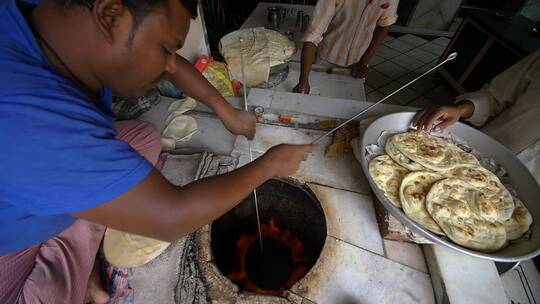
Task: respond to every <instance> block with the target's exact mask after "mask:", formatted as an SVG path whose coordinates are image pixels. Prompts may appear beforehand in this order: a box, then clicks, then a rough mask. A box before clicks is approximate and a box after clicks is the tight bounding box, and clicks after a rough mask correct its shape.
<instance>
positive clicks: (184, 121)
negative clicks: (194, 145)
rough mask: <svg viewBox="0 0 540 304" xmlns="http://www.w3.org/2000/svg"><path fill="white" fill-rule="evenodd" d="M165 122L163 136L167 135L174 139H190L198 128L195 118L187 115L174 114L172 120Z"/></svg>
mask: <svg viewBox="0 0 540 304" xmlns="http://www.w3.org/2000/svg"><path fill="white" fill-rule="evenodd" d="M166 123H167V126H166V127H165V130H163V137H168V138H171V139H173V140H175V141H188V140H190V139H191V137H192V136H193V134H195V132H197V128H198V124H197V121H196V120H195V118H193V117H191V116H187V115H179V116H174V117H173V118H172V120H170V121H167V122H166Z"/></svg>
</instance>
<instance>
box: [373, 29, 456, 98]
mask: <svg viewBox="0 0 540 304" xmlns="http://www.w3.org/2000/svg"><path fill="white" fill-rule="evenodd" d="M449 42H450V39H448V38H446V37H439V38H435V39H431V41H429V40H426V39H424V38H422V37H419V36H416V35H412V34H405V35H401V36H399V37H396V38H394V37H392V36H391V35H388V36H387V37H386V38H385V39H384V42H383V45H381V46H380V47H379V49H378V50H377V52H376V53H375V55H374V58H373V59H372V60H371V62H370V72H369V74H368V77H367V79H366V94H367V95H366V97H367V100H368V101H378V100H379V99H381V98H382V97H384V96H385V95H387V94H389V93H391V92H392V91H393V90H395V89H397V88H398V87H400V86H401V85H403V84H405V83H408V82H409V81H411V80H413V79H414V78H416V77H418V76H419V75H421V74H422V73H424V72H425V71H427V70H429V69H430V68H431V67H433V66H434V65H435V64H436V62H437V61H438V59H439V57H440V56H441V55H442V53H443V52H444V50H445V48H446V46H447V45H448V43H449ZM456 95H457V94H456V92H455V91H454V90H453V89H452V88H451V87H450V85H448V84H447V83H446V82H445V81H444V80H443V78H442V77H441V76H440V75H439V74H438V73H437V72H433V73H431V74H429V75H426V76H425V77H424V78H422V79H420V80H418V81H417V82H415V83H414V84H412V85H411V86H410V87H409V88H406V89H405V90H403V91H402V92H400V93H398V94H396V95H394V96H393V97H392V98H389V99H388V100H387V101H386V103H392V104H398V105H410V106H414V107H419V108H423V107H426V106H428V105H431V104H433V103H438V104H448V103H452V102H453V100H454V99H455V97H456Z"/></svg>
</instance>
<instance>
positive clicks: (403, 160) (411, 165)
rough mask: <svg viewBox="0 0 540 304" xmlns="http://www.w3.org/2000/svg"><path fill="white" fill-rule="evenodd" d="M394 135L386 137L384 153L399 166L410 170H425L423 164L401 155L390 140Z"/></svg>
mask: <svg viewBox="0 0 540 304" xmlns="http://www.w3.org/2000/svg"><path fill="white" fill-rule="evenodd" d="M393 138H394V136H392V137H390V138H388V139H387V140H386V145H385V147H384V149H385V151H386V153H387V154H388V155H389V156H390V157H391V158H392V159H393V160H394V161H395V162H396V163H398V164H400V165H401V166H403V167H405V168H407V169H409V170H411V171H422V170H426V168H424V166H422V165H420V164H419V163H417V162H415V161H413V160H412V159H410V158H408V157H407V156H405V155H403V153H401V152H399V150H398V149H396V146H394V143H393V142H392V139H393Z"/></svg>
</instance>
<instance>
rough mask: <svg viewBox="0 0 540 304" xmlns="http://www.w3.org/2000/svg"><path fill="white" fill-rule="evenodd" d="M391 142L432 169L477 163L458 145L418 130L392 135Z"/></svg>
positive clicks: (438, 169)
mask: <svg viewBox="0 0 540 304" xmlns="http://www.w3.org/2000/svg"><path fill="white" fill-rule="evenodd" d="M392 143H393V144H394V146H395V148H396V149H398V150H399V151H400V152H401V153H402V154H403V155H405V156H406V157H408V158H410V159H411V160H413V161H415V162H417V163H419V164H420V165H422V166H424V167H426V168H428V169H429V170H433V171H446V170H450V169H453V168H454V167H456V166H458V165H460V164H471V165H478V164H479V163H478V160H477V159H476V158H475V157H474V156H473V155H472V154H470V153H467V152H465V151H463V150H461V149H460V148H459V147H458V146H456V145H454V144H451V143H449V142H446V141H445V140H443V139H441V138H439V137H435V136H431V135H429V134H426V133H424V132H420V131H411V132H405V133H400V134H397V135H394V136H393V138H392Z"/></svg>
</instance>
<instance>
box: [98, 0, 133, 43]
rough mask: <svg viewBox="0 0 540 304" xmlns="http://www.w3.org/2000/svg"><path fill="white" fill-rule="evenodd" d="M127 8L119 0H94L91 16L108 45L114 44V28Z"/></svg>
mask: <svg viewBox="0 0 540 304" xmlns="http://www.w3.org/2000/svg"><path fill="white" fill-rule="evenodd" d="M126 9H127V8H126V7H125V6H124V5H123V4H122V1H121V0H95V3H94V7H93V10H92V15H93V17H94V20H95V21H96V24H97V26H98V28H99V29H100V31H101V33H102V34H103V35H104V36H105V39H106V40H107V42H109V43H113V42H114V28H115V27H117V26H118V20H117V19H118V17H120V16H121V15H122V14H123V13H124V12H125V10H126Z"/></svg>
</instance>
